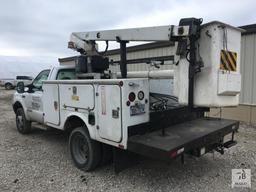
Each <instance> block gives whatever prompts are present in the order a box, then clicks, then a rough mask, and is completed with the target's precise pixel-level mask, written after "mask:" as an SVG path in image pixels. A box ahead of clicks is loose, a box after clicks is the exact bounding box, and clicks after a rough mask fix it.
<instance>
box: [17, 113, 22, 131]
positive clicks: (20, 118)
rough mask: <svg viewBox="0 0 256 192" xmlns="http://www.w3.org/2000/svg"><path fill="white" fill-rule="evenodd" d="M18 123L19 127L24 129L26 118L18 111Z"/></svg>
mask: <svg viewBox="0 0 256 192" xmlns="http://www.w3.org/2000/svg"><path fill="white" fill-rule="evenodd" d="M16 124H17V128H18V129H19V130H20V131H22V130H23V128H24V119H23V116H22V115H21V114H20V113H18V114H17V116H16Z"/></svg>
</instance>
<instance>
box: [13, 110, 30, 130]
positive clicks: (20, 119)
mask: <svg viewBox="0 0 256 192" xmlns="http://www.w3.org/2000/svg"><path fill="white" fill-rule="evenodd" d="M16 127H17V130H18V131H19V132H20V133H21V134H27V133H29V132H31V121H28V120H27V119H26V116H25V113H24V110H23V109H22V108H18V109H17V111H16Z"/></svg>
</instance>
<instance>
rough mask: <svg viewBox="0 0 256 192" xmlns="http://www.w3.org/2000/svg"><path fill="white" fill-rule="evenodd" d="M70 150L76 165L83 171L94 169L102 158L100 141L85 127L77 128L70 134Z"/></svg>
mask: <svg viewBox="0 0 256 192" xmlns="http://www.w3.org/2000/svg"><path fill="white" fill-rule="evenodd" d="M69 150H70V154H71V157H72V160H73V162H74V164H75V166H76V167H77V168H79V169H81V170H83V171H92V170H94V169H95V168H96V167H97V166H98V165H99V162H100V160H101V146H100V143H98V142H97V141H94V140H92V139H91V138H90V136H89V133H88V131H87V130H86V128H85V127H78V128H75V129H74V130H73V131H72V132H71V134H70V136H69Z"/></svg>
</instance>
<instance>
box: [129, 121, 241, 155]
mask: <svg viewBox="0 0 256 192" xmlns="http://www.w3.org/2000/svg"><path fill="white" fill-rule="evenodd" d="M238 128H239V122H238V121H233V120H226V119H216V118H200V119H196V120H192V121H188V122H184V123H181V124H177V125H173V126H171V127H167V128H165V135H164V136H163V135H162V132H161V130H156V131H153V132H149V133H146V134H143V135H134V136H131V137H129V139H128V150H129V151H131V152H134V153H137V154H140V155H144V156H148V157H151V158H155V159H162V160H168V159H172V158H175V157H177V156H179V155H182V154H184V153H189V154H192V155H195V156H201V155H203V154H205V153H207V152H209V151H212V150H217V151H219V152H221V153H222V152H224V150H223V148H224V147H225V148H229V147H231V146H233V145H235V144H236V142H235V141H234V135H235V133H236V132H237V130H238ZM228 134H231V137H230V140H228V141H224V136H226V135H228ZM224 142H225V143H224Z"/></svg>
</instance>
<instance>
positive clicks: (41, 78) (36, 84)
mask: <svg viewBox="0 0 256 192" xmlns="http://www.w3.org/2000/svg"><path fill="white" fill-rule="evenodd" d="M49 73H50V70H44V71H42V72H41V73H39V74H38V75H37V77H36V78H35V79H34V81H33V87H34V88H36V89H41V88H42V85H43V81H45V80H47V78H48V75H49Z"/></svg>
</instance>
